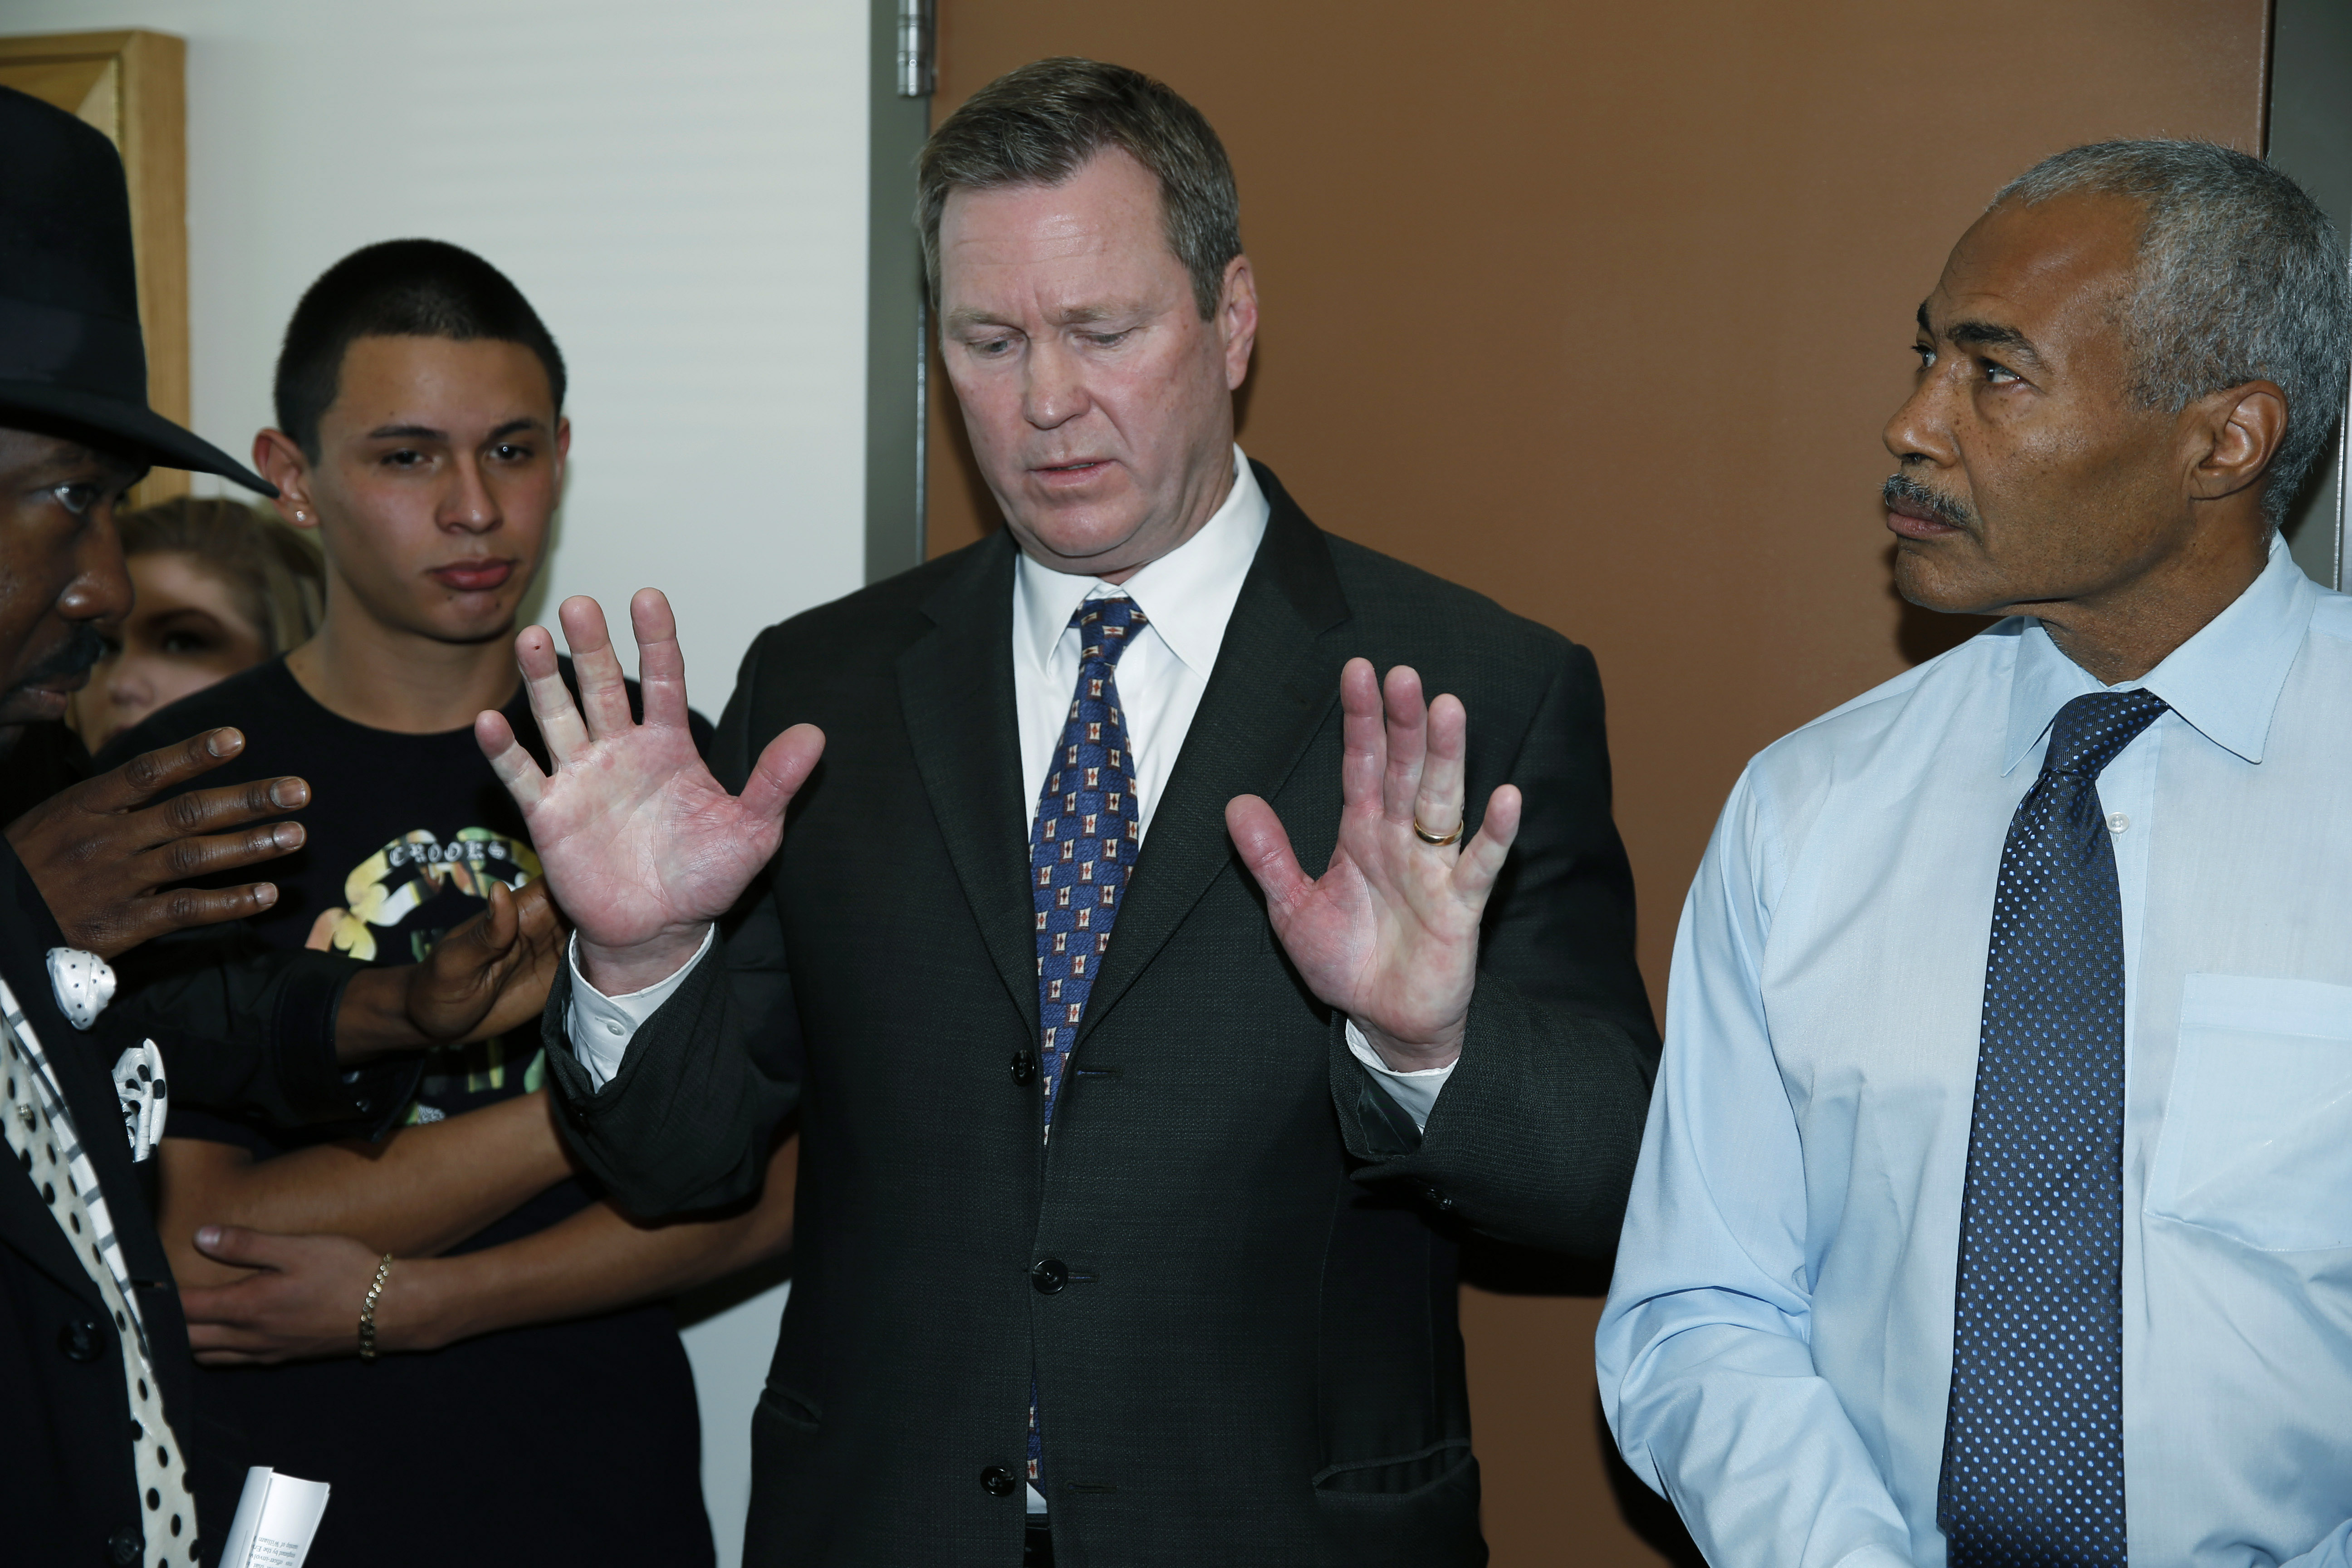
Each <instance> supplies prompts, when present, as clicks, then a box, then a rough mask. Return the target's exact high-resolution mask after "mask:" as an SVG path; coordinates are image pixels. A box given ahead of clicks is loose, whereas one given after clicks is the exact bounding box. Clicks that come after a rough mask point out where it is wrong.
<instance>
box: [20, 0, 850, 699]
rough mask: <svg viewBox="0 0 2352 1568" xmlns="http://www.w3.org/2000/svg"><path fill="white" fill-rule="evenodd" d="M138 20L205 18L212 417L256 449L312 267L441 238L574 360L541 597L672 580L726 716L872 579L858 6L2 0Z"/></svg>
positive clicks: (196, 236) (196, 129) (202, 394)
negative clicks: (528, 311)
mask: <svg viewBox="0 0 2352 1568" xmlns="http://www.w3.org/2000/svg"><path fill="white" fill-rule="evenodd" d="M99 26H149V27H155V28H159V29H161V30H163V31H166V32H172V33H177V34H179V35H181V36H182V37H185V38H186V39H187V40H188V247H189V255H188V263H189V284H190V291H191V294H192V309H191V319H192V327H191V332H192V338H193V342H192V348H193V351H194V409H193V417H194V425H195V427H196V429H197V431H198V433H200V434H201V435H203V436H205V437H206V438H208V439H210V440H212V441H215V442H216V443H218V444H219V445H220V446H222V447H226V448H227V449H228V450H229V451H231V452H234V453H237V454H239V455H243V454H244V453H245V452H246V451H247V448H248V447H250V445H251V442H252V438H253V433H254V432H255V431H256V430H257V429H259V428H260V427H261V426H264V425H266V424H268V423H270V422H271V421H270V416H269V378H270V366H271V364H272V363H273V362H274V360H275V358H276V354H277V349H278V338H279V335H280V334H281V333H282V332H283V331H284V330H285V325H286V318H287V316H288V314H289V312H290V311H291V310H292V309H293V306H294V301H295V300H296V299H297V298H298V297H299V295H300V293H301V291H302V289H303V288H304V287H305V286H306V285H308V284H309V283H310V280H311V279H313V278H315V277H317V276H318V275H319V273H320V271H322V270H323V269H324V268H326V267H327V266H328V265H329V264H330V263H331V262H333V261H334V260H335V259H336V258H339V257H341V256H342V255H344V254H345V253H347V252H349V251H350V250H352V249H353V248H355V247H358V246H361V245H363V244H366V243H368V242H370V241H372V240H378V239H387V238H392V237H398V236H404V235H427V236H431V237H436V238H440V239H446V240H450V241H453V242H455V243H457V244H459V245H463V246H466V247H469V248H471V249H474V250H478V251H479V252H480V253H481V254H482V255H484V256H486V257H488V258H489V259H490V260H491V261H492V262H493V263H495V264H496V265H497V266H498V267H499V268H501V269H502V270H504V271H505V272H506V273H507V274H508V275H509V277H511V278H513V279H514V280H515V281H516V283H517V284H519V285H520V287H521V289H522V290H523V292H524V293H525V294H526V295H528V296H529V297H530V300H531V302H532V304H533V305H535V306H536V307H537V308H538V310H539V311H540V314H541V316H542V317H543V318H544V319H545V320H546V321H547V323H548V326H549V328H550V329H551V331H553V332H554V334H555V337H556V341H557V342H558V343H560V344H561V345H562V349H563V353H564V358H565V360H566V362H567V363H568V365H569V367H570V370H571V373H572V391H571V396H570V399H569V406H568V412H569V413H570V414H571V416H572V431H573V434H572V476H571V483H570V487H569V490H568V494H567V498H566V500H565V503H564V507H563V511H562V521H561V525H560V531H559V533H558V540H557V549H556V552H555V556H554V563H553V567H552V571H551V576H550V579H549V584H548V595H549V596H548V598H547V600H546V604H547V605H548V613H549V614H552V607H553V605H555V604H557V603H560V602H561V600H562V597H563V596H564V595H570V594H592V595H595V596H596V597H597V598H598V599H600V600H602V601H603V602H604V605H605V606H606V608H607V611H608V613H610V612H612V611H614V610H615V609H617V608H619V607H621V606H623V605H625V602H626V600H627V597H628V595H629V594H630V593H631V592H633V591H634V590H635V589H636V588H639V587H641V586H645V585H646V584H653V585H655V586H658V587H660V588H662V589H664V590H665V591H667V593H668V594H669V595H670V597H671V600H672V602H673V603H675V604H676V605H677V609H678V615H679V621H680V623H681V626H683V628H684V640H685V644H686V651H687V657H688V660H689V661H690V665H689V668H690V671H691V679H692V685H691V687H690V689H691V690H692V691H693V692H694V700H695V703H696V706H698V707H699V708H701V709H702V710H704V711H705V712H707V713H709V714H710V715H711V716H712V717H714V718H715V717H716V716H717V714H718V711H719V707H720V706H721V705H722V704H723V703H724V701H725V700H726V694H727V689H728V688H729V686H730V684H731V683H732V679H733V676H734V670H735V664H736V661H737V660H738V659H739V658H740V657H741V655H742V652H743V649H744V648H745V647H747V646H748V645H749V644H750V642H751V637H752V636H753V635H754V634H755V633H757V632H758V630H759V629H760V628H761V626H767V625H769V624H770V623H771V622H773V621H776V620H779V619H782V617H783V616H787V615H790V614H792V613H793V612H794V611H796V610H800V609H803V608H805V607H806V606H808V605H814V604H819V603H822V602H823V601H824V600H826V599H830V598H834V597H836V596H838V595H842V594H845V593H846V592H848V591H849V590H850V589H852V588H854V587H856V586H857V584H858V581H859V574H860V572H861V569H862V560H863V556H862V551H863V542H862V541H863V528H864V522H863V508H864V504H865V503H864V473H863V453H864V441H865V429H864V419H863V407H864V403H863V400H864V397H865V331H866V327H865V307H866V79H867V78H866V39H867V32H866V27H867V21H866V5H865V3H864V0H688V3H686V4H672V5H649V4H646V3H645V0H403V3H402V4H400V5H384V4H382V3H381V0H0V29H5V30H6V31H8V32H12V33H19V32H35V31H44V30H51V29H66V28H74V29H88V28H93V27H99ZM199 483H200V484H202V485H206V486H209V484H210V481H205V480H200V481H199Z"/></svg>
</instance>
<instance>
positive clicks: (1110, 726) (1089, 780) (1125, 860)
mask: <svg viewBox="0 0 2352 1568" xmlns="http://www.w3.org/2000/svg"><path fill="white" fill-rule="evenodd" d="M1146 624H1148V623H1146V622H1145V620H1144V618H1143V612H1142V611H1141V610H1139V609H1137V608H1136V607H1135V601H1134V600H1132V599H1093V600H1089V601H1088V602H1087V603H1086V604H1083V605H1079V606H1078V607H1077V610H1076V613H1074V614H1073V615H1072V616H1070V625H1072V626H1076V628H1077V631H1078V637H1079V656H1078V657H1079V663H1078V687H1077V690H1076V693H1074V694H1073V695H1072V697H1071V699H1070V717H1069V721H1068V722H1067V723H1066V724H1065V725H1064V726H1063V727H1062V742H1061V744H1060V745H1059V746H1057V747H1055V751H1054V762H1053V765H1052V766H1051V767H1050V768H1049V769H1048V770H1047V771H1046V773H1045V789H1044V790H1043V791H1041V792H1040V793H1039V794H1038V796H1037V820H1036V823H1035V824H1034V826H1032V827H1031V828H1030V830H1029V883H1030V888H1029V890H1030V892H1031V894H1032V895H1033V896H1034V898H1035V900H1036V904H1037V1026H1038V1034H1039V1046H1040V1049H1039V1053H1038V1054H1039V1059H1040V1063H1041V1065H1042V1067H1043V1069H1044V1071H1043V1075H1042V1076H1043V1079H1044V1084H1043V1087H1044V1090H1045V1136H1047V1137H1051V1136H1052V1134H1053V1130H1054V1109H1055V1106H1057V1105H1059V1104H1060V1103H1061V1099H1062V1079H1063V1076H1064V1075H1063V1064H1064V1062H1065V1060H1066V1058H1067V1057H1068V1055H1069V1050H1070V1047H1071V1046H1073V1045H1074V1044H1076V1041H1077V1037H1078V1020H1079V1019H1080V1018H1082V1017H1084V1016H1085V1015H1086V1008H1087V993H1088V992H1089V991H1091V990H1093V989H1094V984H1095V976H1096V974H1097V973H1099V972H1100V970H1101V968H1102V960H1103V954H1104V953H1106V952H1108V951H1110V928H1111V922H1112V921H1115V920H1117V919H1118V899H1119V895H1120V894H1121V893H1122V892H1123V891H1124V890H1125V889H1126V887H1127V872H1128V868H1129V866H1130V865H1132V864H1133V863H1134V860H1135V851H1136V848H1137V847H1138V845H1139V844H1140V843H1141V841H1142V838H1143V816H1142V813H1141V812H1139V811H1138V810H1137V809H1136V802H1135V753H1134V751H1133V749H1132V748H1131V747H1129V744H1128V739H1127V721H1126V720H1125V719H1124V718H1122V717H1121V715H1120V713H1119V705H1118V656H1119V655H1120V654H1123V653H1125V652H1126V651H1127V647H1128V644H1129V641H1130V640H1132V634H1133V633H1134V631H1135V630H1136V629H1137V628H1138V627H1140V626H1144V625H1146Z"/></svg>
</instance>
